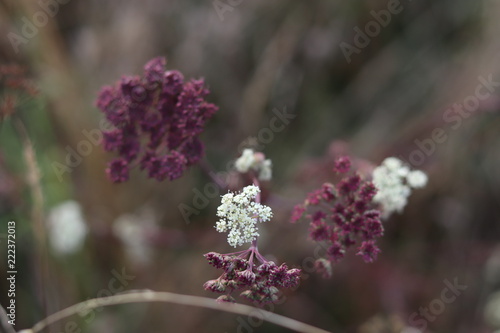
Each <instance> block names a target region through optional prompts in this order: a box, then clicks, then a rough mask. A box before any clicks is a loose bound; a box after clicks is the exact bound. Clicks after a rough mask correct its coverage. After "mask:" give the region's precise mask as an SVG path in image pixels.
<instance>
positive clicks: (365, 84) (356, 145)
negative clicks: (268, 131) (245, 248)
mask: <svg viewBox="0 0 500 333" xmlns="http://www.w3.org/2000/svg"><path fill="white" fill-rule="evenodd" d="M63 2H64V3H63ZM45 3H48V1H47V2H44V1H40V2H38V1H30V0H15V1H14V0H11V1H9V0H3V1H1V2H0V36H1V38H0V60H1V65H12V64H16V65H18V66H22V68H24V69H25V73H24V74H23V75H24V76H25V77H26V78H27V80H28V79H29V80H30V81H29V82H30V84H32V85H33V86H34V87H36V89H38V94H37V95H36V96H31V95H29V94H22V96H21V97H18V98H17V100H16V104H15V114H14V115H8V116H6V117H2V118H3V119H4V120H3V121H2V123H1V127H0V225H1V228H2V230H1V233H2V235H5V233H6V224H7V221H9V220H14V221H16V222H17V224H16V230H17V267H18V274H17V288H18V289H17V298H16V302H17V324H16V329H21V328H26V327H30V326H31V325H33V324H34V323H35V322H37V321H38V320H41V319H42V318H44V317H45V316H46V315H47V314H50V313H53V312H55V311H57V310H59V309H62V308H64V307H67V306H69V305H71V304H74V303H76V302H78V301H82V300H85V299H87V298H92V297H96V296H104V295H105V292H104V293H103V292H102V290H105V291H106V290H107V289H108V288H109V287H108V284H109V281H110V280H111V279H112V278H113V277H114V274H116V272H121V271H122V270H125V271H126V272H127V274H129V275H133V276H134V278H133V279H132V280H131V281H130V282H127V285H124V286H123V291H125V290H132V289H145V288H149V289H154V290H159V291H172V292H178V293H182V294H191V295H200V296H207V297H214V295H211V294H210V293H209V292H206V291H205V290H203V288H202V285H203V283H204V282H205V281H206V280H209V279H213V278H216V277H217V276H218V275H219V274H218V273H219V272H217V271H216V270H215V269H213V268H212V267H211V266H209V265H208V264H207V263H206V261H205V259H204V258H203V256H202V254H203V253H206V252H209V251H219V252H231V248H230V247H229V245H228V244H227V243H226V241H225V235H223V234H219V233H217V232H216V231H215V229H214V228H213V226H214V224H215V221H216V216H215V211H216V207H217V205H218V202H219V200H218V198H210V199H209V200H208V204H207V205H204V208H203V209H201V210H200V212H199V213H198V214H194V215H192V216H190V218H189V223H186V219H185V218H183V216H182V214H181V213H180V211H179V205H180V204H186V205H191V206H192V205H193V198H194V195H195V192H193V191H194V190H196V189H198V190H201V191H203V189H204V186H205V185H206V184H207V183H209V182H210V181H211V180H210V178H208V177H207V176H206V174H205V173H203V171H202V170H201V169H200V168H198V167H193V168H192V169H191V170H190V171H189V172H187V173H186V175H185V176H184V177H182V178H181V179H179V180H176V181H174V182H168V181H164V182H161V183H158V182H156V181H155V180H150V179H147V178H146V177H145V175H144V174H142V173H139V172H136V173H133V174H132V176H131V179H130V181H129V182H127V183H125V184H120V185H116V184H112V183H111V182H109V181H108V180H107V179H106V177H105V173H104V169H105V165H106V163H107V161H109V160H110V159H111V158H112V157H113V156H112V154H109V153H105V152H104V151H103V149H102V147H101V146H100V145H92V149H91V152H90V153H89V154H88V155H87V156H83V157H82V158H81V161H80V162H78V163H75V164H76V165H75V166H74V167H70V170H69V171H67V172H64V173H62V174H61V173H59V176H58V171H56V169H55V166H54V165H57V164H55V163H56V162H57V163H62V164H65V159H66V158H67V154H68V151H69V150H71V149H77V147H78V145H79V144H81V142H82V141H85V140H88V138H87V137H86V136H85V133H86V131H93V130H99V129H100V127H99V122H100V120H101V119H102V114H101V113H100V112H99V111H98V110H97V108H96V107H95V106H94V101H95V99H96V95H97V92H98V90H99V89H100V87H101V86H103V85H105V84H112V83H114V82H115V81H116V80H118V79H119V78H120V76H121V75H126V74H127V75H128V74H140V73H142V67H143V65H144V64H145V63H146V62H147V61H148V60H149V59H151V58H153V57H155V56H165V57H166V58H167V60H168V63H167V67H168V69H178V70H180V71H181V72H183V73H184V75H185V77H188V78H190V77H195V78H197V77H204V78H205V80H206V83H207V85H208V86H209V88H210V90H211V94H210V95H209V96H208V98H207V99H208V100H209V101H210V102H213V103H215V104H217V105H218V106H219V107H220V110H219V111H218V112H217V114H216V115H215V116H214V118H213V119H211V120H210V122H209V124H208V126H207V128H206V130H205V132H204V133H203V135H202V139H203V142H204V143H205V145H206V148H207V154H206V160H207V163H208V164H209V165H210V166H211V167H212V168H213V170H215V171H227V169H228V164H229V163H230V162H231V161H232V160H234V158H236V157H237V156H238V154H239V151H241V149H242V148H243V147H245V146H256V145H257V146H259V148H260V149H262V151H263V152H264V153H265V154H266V155H267V156H268V157H269V158H271V159H272V160H273V172H274V177H273V180H272V181H271V182H269V183H267V184H265V185H264V187H265V196H266V200H267V204H268V205H270V206H272V208H273V210H274V212H275V218H274V219H273V221H272V222H271V223H267V224H266V225H263V226H262V227H261V233H262V234H263V235H262V237H261V239H260V240H259V243H260V248H261V250H262V252H263V253H264V254H266V255H271V256H274V257H275V258H277V260H278V261H280V262H282V261H285V262H287V263H288V264H289V265H292V266H294V267H302V268H304V267H303V263H305V262H307V258H309V257H311V256H312V253H313V250H314V245H313V244H312V243H311V242H310V241H309V240H308V236H307V225H306V224H305V223H302V224H297V225H291V224H289V223H288V220H289V217H290V211H291V208H292V207H293V205H294V204H296V203H298V202H300V201H302V200H303V198H304V196H305V194H306V193H307V192H308V191H310V190H312V189H314V188H315V187H317V186H318V185H320V184H321V183H323V182H324V181H327V180H329V177H331V173H330V169H331V163H332V161H333V159H334V157H335V156H338V155H339V154H345V153H348V154H350V155H352V156H355V157H356V158H359V159H361V160H363V161H366V163H373V164H375V165H376V164H379V163H380V162H381V161H382V160H383V159H384V158H385V157H388V156H400V157H402V158H404V159H405V160H407V161H409V162H410V163H411V164H412V165H413V167H415V168H419V169H422V170H424V171H425V172H427V173H428V175H429V184H428V186H427V187H426V188H425V189H422V190H418V191H416V192H415V193H414V194H413V195H412V197H411V199H410V202H409V204H408V206H407V207H406V209H405V211H404V212H403V213H402V214H396V215H394V216H393V217H391V218H390V219H389V220H388V221H386V223H385V228H386V234H385V236H384V237H383V238H382V240H381V241H380V244H381V247H382V251H383V252H382V253H381V255H380V256H379V259H378V260H377V261H376V262H375V263H373V264H365V263H364V262H363V261H362V260H360V258H359V257H356V256H354V255H353V254H352V253H351V254H350V255H349V256H348V257H347V258H346V260H344V261H343V262H342V263H341V264H339V265H337V266H335V268H334V274H333V277H332V278H331V279H323V278H322V277H321V276H319V275H318V274H314V273H310V274H307V276H305V277H306V278H305V279H304V280H303V281H302V283H301V285H300V287H299V288H298V289H297V290H296V291H293V292H287V293H285V297H286V301H285V302H283V304H280V305H276V307H275V309H274V312H275V313H279V314H283V315H286V316H288V317H292V318H295V319H297V320H301V321H304V322H307V323H309V324H312V325H315V326H318V327H321V328H324V329H326V330H329V331H333V332H359V333H385V332H390V333H392V332H398V333H399V332H406V333H414V332H418V331H415V330H412V329H411V328H410V326H411V324H412V323H411V322H410V321H411V320H410V316H411V315H412V313H414V312H416V311H419V308H420V307H428V306H429V304H430V303H431V302H432V301H433V300H435V299H439V298H440V297H441V292H442V291H443V289H445V288H446V285H445V283H444V281H445V280H448V281H453V280H454V279H458V281H459V283H460V284H465V285H467V289H466V290H465V291H464V292H463V293H462V294H461V295H460V296H458V297H457V298H456V300H455V301H454V302H452V303H450V304H446V307H445V309H444V310H443V311H442V313H440V314H439V315H437V316H435V319H434V320H432V321H428V322H427V330H428V331H430V332H455V333H457V332H458V333H461V332H464V333H469V332H478V333H480V332H485V333H486V332H494V331H495V330H497V329H500V305H499V304H500V297H499V296H498V294H495V293H496V292H498V289H499V288H500V242H499V236H500V218H499V215H500V214H499V203H500V172H499V167H500V150H499V148H500V138H499V136H498V133H499V132H500V119H499V113H498V112H499V110H500V99H499V93H500V89H499V87H498V86H499V84H496V85H495V84H493V85H491V91H490V94H489V96H488V97H487V98H482V99H481V100H480V101H479V103H478V105H477V106H476V107H473V108H472V109H473V110H472V111H470V112H467V113H464V114H462V115H460V114H458V113H449V112H451V111H450V107H452V106H453V105H454V104H456V103H457V104H462V103H464V101H467V100H471V96H474V95H475V93H476V89H477V87H478V86H480V85H481V84H482V81H481V78H482V79H484V80H488V79H490V80H492V81H494V82H497V81H496V80H497V79H498V80H500V75H499V74H500V73H499V69H500V63H499V59H500V57H499V56H500V53H499V51H500V39H499V38H498V36H499V33H500V21H498V15H499V14H500V3H498V1H493V0H489V1H488V0H485V1H467V0H455V1H450V0H433V1H430V0H416V1H410V0H401V1H386V0H370V1H327V0H317V1H283V0H276V1H263V0H252V1H249V0H242V1H239V2H238V1H229V0H220V1H195V0H189V1H187V0H184V1H159V0H144V1H132V0H124V1H111V0H100V1H97V0H87V1H81V0H69V1H60V2H54V1H52V7H47V8H49V10H52V13H53V14H54V15H53V16H50V15H49V16H47V15H46V17H47V20H46V22H43V21H40V22H39V23H40V26H39V27H38V28H37V29H36V30H37V31H36V32H35V33H33V34H32V36H30V37H29V38H26V39H25V40H23V42H22V43H21V44H19V45H18V52H15V48H14V47H13V45H12V43H11V41H10V40H9V37H8V36H9V34H11V35H10V36H12V33H15V34H17V35H18V36H23V29H25V30H26V28H23V27H24V25H25V24H26V23H25V22H26V20H28V21H30V22H34V21H33V17H34V15H37V13H39V12H40V11H43V8H44V6H43V4H45ZM54 3H55V4H56V5H54ZM390 6H396V7H394V8H398V9H400V10H398V13H396V14H391V15H390V22H388V23H387V24H385V27H380V25H378V26H379V27H380V29H379V30H380V31H379V32H378V33H376V34H375V33H374V34H373V35H374V36H373V37H369V38H368V39H369V40H368V42H366V43H365V44H367V45H366V46H364V47H360V48H358V50H357V51H356V52H354V53H352V54H350V55H349V57H346V56H345V54H344V52H343V51H342V47H341V45H344V46H345V45H346V44H344V43H347V44H350V45H353V46H355V39H356V38H359V37H357V32H356V30H355V28H358V29H360V30H361V31H365V27H366V25H367V24H368V25H370V22H377V21H375V17H374V14H373V12H372V11H375V12H376V13H379V12H380V11H381V10H387V9H388V8H389V7H390ZM391 8H392V7H391ZM41 23H44V24H41ZM371 24H372V25H373V23H371ZM24 32H26V31H24ZM4 77H5V73H4ZM2 82H3V81H2ZM0 89H2V90H1V93H2V96H0V98H2V100H1V101H2V103H4V102H5V100H6V96H9V94H12V91H11V90H9V88H8V87H7V86H6V85H5V84H4V82H3V85H2V87H0ZM481 89H482V90H481V91H483V92H487V91H488V90H486V88H484V87H483V88H481ZM6 109H7V108H6V107H5V104H4V107H3V110H4V111H5V110H6ZM284 109H286V110H287V112H289V113H292V114H294V115H296V118H294V119H293V120H292V121H291V122H290V123H289V124H288V125H287V126H286V127H285V129H284V130H283V131H281V132H276V133H274V137H273V138H272V140H265V141H266V142H265V143H263V142H262V140H260V141H259V137H258V134H259V131H261V130H262V129H263V128H268V127H269V123H270V120H271V119H272V117H274V116H275V112H276V110H284ZM273 110H275V111H273ZM446 114H448V116H451V115H453V116H454V118H453V119H454V120H453V121H450V119H448V120H447V119H446V117H445V115H446ZM457 117H458V118H457ZM16 119H17V121H16ZM19 123H22V124H23V126H24V127H25V128H26V133H27V136H28V137H29V138H30V140H31V141H32V143H33V151H34V154H35V155H36V162H37V163H36V164H37V167H38V168H39V170H40V179H39V180H40V181H39V183H40V185H41V188H39V189H38V190H39V191H40V193H41V194H42V199H43V206H42V207H38V206H37V205H39V203H40V200H39V199H40V198H39V197H37V194H36V193H37V186H36V184H34V182H33V179H35V180H36V177H32V176H33V175H32V172H30V170H31V169H30V165H29V164H27V163H26V158H25V154H26V146H25V145H23V140H24V139H25V137H24V139H23V135H22V133H23V131H22V130H21V129H20V127H19ZM16 124H17V125H16ZM21 127H22V126H21ZM439 128H441V129H442V130H443V131H444V133H445V134H444V135H445V136H446V139H443V140H441V142H435V141H432V142H434V143H433V145H434V146H435V147H434V148H432V147H431V146H432V144H430V146H429V145H428V146H427V148H428V149H430V150H432V151H431V152H428V153H424V152H423V149H422V148H421V147H419V145H418V144H417V142H422V141H424V142H429V140H431V138H432V137H433V134H432V133H433V131H435V130H436V129H439ZM441 137H442V136H441ZM268 141H269V142H268ZM68 147H69V150H68ZM431 148H432V149H431ZM415 151H420V152H421V153H418V152H417V153H415ZM412 154H413V155H412ZM417 155H418V156H423V158H417ZM411 156H414V157H413V158H411ZM31 167H33V165H31ZM31 171H32V170H31ZM35 183H36V181H35ZM40 193H39V194H40ZM37 198H38V199H37ZM68 201H69V202H68ZM61 204H64V206H61ZM61 209H62V210H61ZM37 220H39V221H40V222H41V223H44V226H45V228H44V229H43V230H42V229H40V228H37V227H36V225H35V224H36V221H37ZM53 220H59V222H60V223H59V224H57V223H56V227H54V226H53V224H51V222H50V221H53ZM69 220H79V221H82V222H83V223H84V226H85V228H84V229H85V230H87V231H86V234H85V233H84V232H83V231H82V230H79V229H75V228H71V227H66V228H65V227H64V225H69V222H66V224H65V223H64V222H65V221H69ZM61 221H62V222H63V223H62V224H61ZM73 224H74V223H73ZM73 224H71V225H73ZM40 232H44V233H45V234H46V235H47V237H48V242H47V243H46V244H45V247H46V250H47V251H48V257H47V258H46V260H45V261H44V264H43V265H42V266H43V267H41V266H40V263H39V259H40V257H44V255H43V253H45V251H41V250H40V248H39V247H37V245H36V244H37V243H38V242H39V241H38V240H39V239H40V235H37V233H40ZM54 234H56V235H54ZM77 234H80V235H82V234H83V235H84V236H85V237H84V238H83V237H82V238H81V242H80V238H78V237H77ZM51 235H52V236H51ZM57 235H59V236H60V237H59V238H57ZM51 237H52V238H51ZM54 239H59V241H60V242H62V243H63V244H66V247H64V246H63V247H62V248H60V247H59V248H58V247H57V246H55V245H54V244H53V243H51V242H54ZM4 240H5V236H3V238H2V241H1V243H0V244H2V245H1V247H2V249H1V251H0V253H1V254H2V257H1V258H0V262H1V265H2V268H4V267H5V268H6V266H5V264H6V260H5V259H6V253H5V249H6V246H5V241H4ZM65 241H66V242H65ZM80 243H81V244H80ZM44 267H45V268H44ZM5 274H6V269H2V270H1V272H0V290H1V292H0V303H1V304H2V305H5V304H6V302H7V301H8V299H7V295H6V290H7V289H8V288H7V284H6V282H5V281H6V276H5ZM70 321H74V322H76V323H77V329H81V331H82V332H286V330H284V329H282V328H280V327H277V326H274V325H271V324H267V323H264V324H261V325H256V326H255V327H254V326H245V325H243V324H242V321H244V322H246V323H248V318H245V317H243V318H241V317H240V318H239V317H238V316H235V315H231V314H226V313H219V312H215V311H211V310H204V309H197V308H190V307H183V306H176V305H163V304H146V305H144V304H142V305H141V304H138V305H126V306H118V307H113V308H107V309H105V310H103V311H96V312H95V313H91V314H87V316H84V317H81V316H80V317H78V316H76V317H73V318H71V319H68V320H65V321H61V322H59V323H58V324H55V325H54V326H51V329H50V330H47V332H57V333H59V332H65V330H66V331H67V329H66V328H65V325H66V323H67V322H70ZM252 325H253V324H252Z"/></svg>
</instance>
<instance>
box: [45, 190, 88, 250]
mask: <svg viewBox="0 0 500 333" xmlns="http://www.w3.org/2000/svg"><path fill="white" fill-rule="evenodd" d="M47 227H48V228H47V229H48V230H47V231H48V236H49V241H50V245H51V246H52V248H53V249H54V251H55V252H56V253H57V254H59V255H68V254H72V253H75V252H77V251H78V250H80V249H81V247H82V246H83V241H84V240H85V236H86V235H87V232H88V230H87V225H86V224H85V220H84V218H83V215H82V209H81V207H80V205H79V204H78V202H76V201H71V200H69V201H65V202H63V203H61V204H60V205H58V206H56V207H54V208H52V209H51V210H50V213H49V216H48V218H47Z"/></svg>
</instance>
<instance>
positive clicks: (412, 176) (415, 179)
mask: <svg viewBox="0 0 500 333" xmlns="http://www.w3.org/2000/svg"><path fill="white" fill-rule="evenodd" d="M406 180H407V182H408V185H410V186H411V187H413V188H422V187H424V186H425V185H427V175H426V174H425V173H424V172H422V171H420V170H414V171H412V172H410V173H409V174H408V176H407V177H406Z"/></svg>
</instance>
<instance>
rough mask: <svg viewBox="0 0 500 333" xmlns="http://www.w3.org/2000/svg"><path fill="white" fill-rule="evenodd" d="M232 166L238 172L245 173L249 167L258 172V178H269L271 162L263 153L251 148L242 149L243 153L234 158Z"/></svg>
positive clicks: (265, 179) (270, 176)
mask: <svg viewBox="0 0 500 333" xmlns="http://www.w3.org/2000/svg"><path fill="white" fill-rule="evenodd" d="M234 166H235V168H236V170H237V171H238V172H241V173H247V172H248V171H250V169H252V170H254V171H256V172H258V177H259V180H264V181H267V180H271V178H272V162H271V160H269V159H267V160H266V159H265V156H264V154H262V153H256V152H254V151H253V149H249V148H247V149H243V153H242V154H241V156H240V157H239V158H238V159H237V160H236V162H235V163H234Z"/></svg>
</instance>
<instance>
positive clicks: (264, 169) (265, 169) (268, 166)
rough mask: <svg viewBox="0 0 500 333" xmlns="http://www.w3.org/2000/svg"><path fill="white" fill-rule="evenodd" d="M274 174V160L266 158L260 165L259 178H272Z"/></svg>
mask: <svg viewBox="0 0 500 333" xmlns="http://www.w3.org/2000/svg"><path fill="white" fill-rule="evenodd" d="M272 176H273V162H271V160H269V159H268V160H264V162H262V165H261V167H260V171H259V179H260V180H271V178H272Z"/></svg>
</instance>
